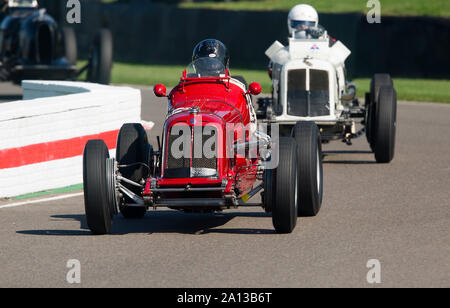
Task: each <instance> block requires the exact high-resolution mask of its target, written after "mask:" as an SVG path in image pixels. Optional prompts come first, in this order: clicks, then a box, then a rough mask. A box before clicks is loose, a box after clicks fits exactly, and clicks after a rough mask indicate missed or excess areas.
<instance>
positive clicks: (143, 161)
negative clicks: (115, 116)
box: [116, 123, 153, 218]
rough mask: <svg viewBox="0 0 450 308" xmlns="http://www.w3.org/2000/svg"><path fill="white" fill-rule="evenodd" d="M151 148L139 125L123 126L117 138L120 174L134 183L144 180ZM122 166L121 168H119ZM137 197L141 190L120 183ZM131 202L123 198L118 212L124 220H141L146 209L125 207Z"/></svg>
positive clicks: (147, 171)
mask: <svg viewBox="0 0 450 308" xmlns="http://www.w3.org/2000/svg"><path fill="white" fill-rule="evenodd" d="M152 151H153V149H152V147H151V145H150V144H149V143H148V138H147V133H146V132H145V129H144V127H142V125H141V124H139V123H128V124H124V125H123V126H122V128H121V129H120V132H119V136H118V138H117V150H116V159H117V163H118V165H119V172H120V174H121V175H122V176H123V177H125V178H127V179H129V180H131V181H133V182H136V183H140V182H141V181H142V180H145V179H146V178H147V177H148V175H149V171H150V170H149V168H150V167H151V166H150V164H151V156H152ZM121 166H122V167H121ZM122 185H124V186H125V187H127V188H128V189H129V190H131V191H132V192H134V193H135V194H137V195H140V194H141V192H142V191H141V189H140V188H138V187H135V186H133V185H130V184H127V183H122ZM129 202H132V200H130V198H129V197H127V196H124V198H123V200H122V202H121V203H120V206H119V208H120V212H121V213H122V215H123V216H124V217H125V218H142V217H143V216H144V215H145V213H146V212H147V209H146V208H145V207H135V206H133V207H131V206H126V205H125V204H126V203H129Z"/></svg>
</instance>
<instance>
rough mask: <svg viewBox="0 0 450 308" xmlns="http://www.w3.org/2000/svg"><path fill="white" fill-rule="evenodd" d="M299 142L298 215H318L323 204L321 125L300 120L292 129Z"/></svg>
mask: <svg viewBox="0 0 450 308" xmlns="http://www.w3.org/2000/svg"><path fill="white" fill-rule="evenodd" d="M292 136H293V137H294V138H295V141H296V143H297V168H298V172H297V175H298V193H299V201H298V216H316V215H317V214H318V213H319V211H320V208H321V206H322V197H323V167H322V143H321V138H320V130H319V127H318V126H317V125H316V124H315V123H314V122H307V121H300V122H297V124H296V125H295V126H294V128H293V129H292Z"/></svg>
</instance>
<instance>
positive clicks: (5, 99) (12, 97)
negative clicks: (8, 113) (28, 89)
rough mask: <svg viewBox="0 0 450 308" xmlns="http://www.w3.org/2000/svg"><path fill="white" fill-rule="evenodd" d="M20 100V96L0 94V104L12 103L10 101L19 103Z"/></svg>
mask: <svg viewBox="0 0 450 308" xmlns="http://www.w3.org/2000/svg"><path fill="white" fill-rule="evenodd" d="M20 100H22V95H15V94H11V95H9V94H1V95H0V102H4V103H6V102H12V101H20Z"/></svg>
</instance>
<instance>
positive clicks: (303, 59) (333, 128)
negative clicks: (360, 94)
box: [257, 32, 397, 163]
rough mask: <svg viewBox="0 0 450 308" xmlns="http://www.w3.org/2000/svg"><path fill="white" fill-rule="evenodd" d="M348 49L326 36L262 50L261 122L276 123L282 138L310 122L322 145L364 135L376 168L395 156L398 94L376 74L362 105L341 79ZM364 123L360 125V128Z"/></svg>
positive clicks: (389, 81)
mask: <svg viewBox="0 0 450 308" xmlns="http://www.w3.org/2000/svg"><path fill="white" fill-rule="evenodd" d="M350 54H351V52H350V50H349V49H348V48H347V47H345V46H344V44H342V42H340V41H337V42H336V43H334V44H330V39H329V37H328V35H327V34H326V32H325V33H324V35H323V36H321V38H320V39H298V38H295V35H293V36H292V38H290V39H289V46H286V47H285V46H283V45H282V44H281V43H280V42H278V41H276V42H275V43H273V44H272V46H271V47H270V48H269V49H268V50H267V51H266V55H267V56H268V57H269V58H270V60H271V63H270V65H269V75H270V76H271V78H272V97H271V98H262V99H259V100H258V110H257V116H258V118H259V119H260V120H262V121H265V122H269V123H274V122H275V123H279V124H280V134H281V135H291V134H292V133H291V132H292V129H293V127H294V125H295V123H296V122H297V121H313V122H315V123H316V124H317V125H318V126H319V128H320V133H321V140H322V142H323V143H327V142H329V141H330V140H342V141H343V142H346V143H347V144H348V145H351V143H352V142H351V140H352V139H353V138H357V137H360V136H361V135H362V134H363V133H364V132H365V133H366V136H367V140H368V141H369V143H370V146H371V148H372V151H373V152H374V153H375V158H376V161H377V162H378V163H389V162H390V161H391V160H392V159H393V157H394V148H395V131H396V114H397V95H396V91H395V89H394V86H393V82H392V79H391V77H390V76H389V75H388V74H375V75H374V77H373V79H372V81H371V91H370V93H366V97H365V104H364V105H363V104H361V103H360V102H359V101H358V99H356V98H355V96H356V86H355V84H353V83H350V82H347V81H346V79H345V60H346V59H347V58H348V56H349V55H350ZM359 124H362V125H359Z"/></svg>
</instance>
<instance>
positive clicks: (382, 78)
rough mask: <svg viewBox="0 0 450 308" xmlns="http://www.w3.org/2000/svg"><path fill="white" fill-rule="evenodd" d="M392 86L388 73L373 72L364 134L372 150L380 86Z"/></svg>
mask: <svg viewBox="0 0 450 308" xmlns="http://www.w3.org/2000/svg"><path fill="white" fill-rule="evenodd" d="M384 86H391V87H393V86H394V83H393V81H392V78H391V76H390V75H389V74H375V75H374V76H373V78H372V80H371V82H370V94H369V98H370V101H369V104H368V105H367V107H366V108H367V119H366V136H367V141H368V142H369V144H370V147H371V149H372V151H375V133H376V130H377V123H376V117H377V105H378V102H379V94H380V89H381V87H384Z"/></svg>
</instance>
